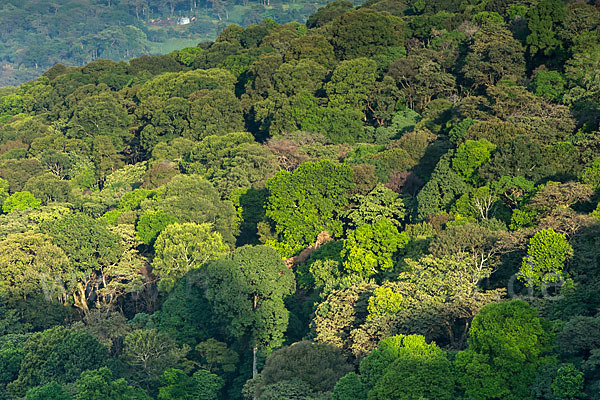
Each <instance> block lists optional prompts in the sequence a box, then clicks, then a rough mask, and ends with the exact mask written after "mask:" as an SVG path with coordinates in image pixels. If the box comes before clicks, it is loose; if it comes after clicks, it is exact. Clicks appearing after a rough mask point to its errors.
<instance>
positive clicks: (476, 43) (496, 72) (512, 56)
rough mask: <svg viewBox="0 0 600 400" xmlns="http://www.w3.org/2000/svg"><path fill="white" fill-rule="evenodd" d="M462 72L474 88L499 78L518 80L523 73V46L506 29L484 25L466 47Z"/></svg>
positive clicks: (490, 83)
mask: <svg viewBox="0 0 600 400" xmlns="http://www.w3.org/2000/svg"><path fill="white" fill-rule="evenodd" d="M462 73H463V75H464V76H465V78H467V80H468V81H470V82H471V83H472V86H473V87H474V88H475V89H477V88H480V87H487V86H492V85H495V84H496V83H497V82H499V81H500V80H502V79H510V80H513V81H517V82H519V81H521V80H522V79H523V78H524V76H525V59H524V58H523V46H521V43H519V41H517V40H516V39H515V38H514V37H513V35H512V33H511V32H510V31H509V30H508V29H506V28H504V27H502V26H498V25H495V24H489V25H487V24H486V25H484V26H483V27H482V28H481V30H480V31H479V32H477V33H476V34H475V38H474V40H473V43H472V44H471V45H470V46H469V53H468V54H467V56H466V57H465V62H464V66H463V67H462Z"/></svg>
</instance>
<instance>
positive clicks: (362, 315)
mask: <svg viewBox="0 0 600 400" xmlns="http://www.w3.org/2000/svg"><path fill="white" fill-rule="evenodd" d="M377 287H378V286H377V285H376V284H375V283H367V282H361V281H360V280H359V281H358V282H356V283H355V284H352V282H350V283H349V284H348V287H345V288H340V289H337V290H333V291H332V292H331V293H330V294H329V295H328V296H327V298H326V299H325V300H324V301H323V302H321V303H320V304H319V305H318V306H317V308H316V310H315V316H314V318H313V320H312V322H311V329H312V330H313V331H314V333H315V340H316V341H317V342H320V343H328V344H331V345H334V346H336V347H339V348H341V349H342V351H343V353H344V354H345V355H347V356H350V355H352V354H353V350H354V349H353V345H354V343H353V340H354V337H353V335H352V333H353V331H354V330H355V329H357V328H358V327H360V326H361V325H362V324H364V323H365V321H366V320H367V316H368V311H367V307H368V302H369V300H368V299H369V297H370V296H371V295H372V293H373V291H374V290H375V289H376V288H377ZM356 353H358V352H356Z"/></svg>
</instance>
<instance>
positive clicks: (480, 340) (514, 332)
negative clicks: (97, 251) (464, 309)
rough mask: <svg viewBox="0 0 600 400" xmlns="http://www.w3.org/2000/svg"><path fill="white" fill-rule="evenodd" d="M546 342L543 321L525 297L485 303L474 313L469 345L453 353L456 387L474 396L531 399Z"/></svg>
mask: <svg viewBox="0 0 600 400" xmlns="http://www.w3.org/2000/svg"><path fill="white" fill-rule="evenodd" d="M551 343H552V335H551V334H550V332H549V326H548V324H547V323H546V322H545V320H543V319H542V318H540V317H538V315H537V312H536V311H535V310H534V309H533V308H532V307H531V306H529V305H528V304H527V303H525V302H524V301H522V300H512V301H504V302H501V303H497V304H489V305H487V306H485V307H483V308H482V309H481V311H480V313H479V314H478V315H477V316H476V317H475V318H474V319H473V323H472V325H471V330H470V331H469V339H468V344H469V347H468V349H467V350H465V351H462V352H460V353H458V355H457V357H456V362H455V365H456V368H457V371H458V384H459V387H460V388H461V389H462V390H464V391H465V394H466V395H467V396H469V397H471V398H473V399H477V400H479V399H481V400H485V399H502V400H505V399H506V400H508V399H511V400H512V399H514V400H517V399H531V389H530V387H531V384H532V383H533V381H534V379H535V375H536V371H537V369H538V367H539V366H541V365H543V364H544V363H545V362H546V360H545V358H544V355H545V354H546V353H547V352H548V351H549V350H550V346H551Z"/></svg>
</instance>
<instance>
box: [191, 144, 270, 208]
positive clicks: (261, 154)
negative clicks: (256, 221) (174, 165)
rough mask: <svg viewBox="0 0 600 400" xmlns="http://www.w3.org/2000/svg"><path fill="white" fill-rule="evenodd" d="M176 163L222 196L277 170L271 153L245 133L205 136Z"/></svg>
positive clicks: (267, 176)
mask: <svg viewBox="0 0 600 400" xmlns="http://www.w3.org/2000/svg"><path fill="white" fill-rule="evenodd" d="M180 166H181V168H182V169H183V171H184V172H186V173H188V174H198V175H201V176H204V177H205V178H206V179H208V180H209V181H210V182H211V183H212V184H213V185H214V186H215V188H216V189H217V190H218V191H219V192H220V193H221V194H222V196H223V197H226V196H227V195H229V194H230V193H231V192H232V191H233V190H235V189H242V188H249V187H253V186H256V185H258V184H260V183H261V182H264V181H265V179H267V178H270V177H271V176H273V175H274V174H275V172H276V171H277V169H278V168H277V167H278V163H277V161H276V157H275V155H274V154H273V153H272V152H271V151H270V150H269V149H268V148H267V147H266V146H262V145H260V144H258V143H256V142H255V140H254V138H253V137H252V135H251V134H249V133H246V132H238V133H228V134H225V135H221V136H207V137H205V138H204V139H202V141H201V142H200V143H198V144H196V145H195V147H194V148H193V149H192V150H191V151H190V152H189V153H188V154H187V155H186V156H185V157H184V159H183V160H182V161H181V163H180Z"/></svg>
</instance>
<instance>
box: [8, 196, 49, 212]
mask: <svg viewBox="0 0 600 400" xmlns="http://www.w3.org/2000/svg"><path fill="white" fill-rule="evenodd" d="M41 206H42V201H41V200H40V199H37V198H36V197H35V196H34V195H33V194H31V193H30V192H27V191H24V192H16V193H13V194H11V195H10V196H8V197H7V198H6V200H4V203H3V204H2V211H4V212H5V213H9V212H11V211H13V210H26V209H28V208H40V207H41Z"/></svg>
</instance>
